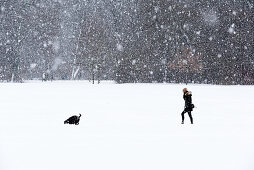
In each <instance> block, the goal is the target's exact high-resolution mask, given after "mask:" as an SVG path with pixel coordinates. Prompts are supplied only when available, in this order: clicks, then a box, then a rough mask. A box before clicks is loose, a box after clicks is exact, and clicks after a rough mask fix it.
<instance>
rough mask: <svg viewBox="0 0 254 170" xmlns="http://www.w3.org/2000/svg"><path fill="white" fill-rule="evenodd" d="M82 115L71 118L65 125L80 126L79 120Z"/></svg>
mask: <svg viewBox="0 0 254 170" xmlns="http://www.w3.org/2000/svg"><path fill="white" fill-rule="evenodd" d="M80 117H81V114H79V116H76V115H75V116H71V117H69V118H68V119H67V120H65V121H64V124H66V123H67V124H75V125H78V124H79V120H80Z"/></svg>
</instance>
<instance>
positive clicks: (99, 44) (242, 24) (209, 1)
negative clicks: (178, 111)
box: [0, 0, 254, 84]
mask: <svg viewBox="0 0 254 170" xmlns="http://www.w3.org/2000/svg"><path fill="white" fill-rule="evenodd" d="M253 18H254V6H253V1H251V0H225V1H217V0H197V1H196V0H192V1H191V0H181V1H176V0H99V1H98V0H86V1H84V0H61V1H58V0H20V1H14V0H2V1H1V2H0V21H1V25H0V80H1V81H16V82H22V81H23V80H30V79H42V77H43V79H51V80H58V79H65V80H76V79H96V80H115V81H116V82H117V83H135V82H141V83H147V82H173V83H191V82H193V83H209V84H254V56H253V54H254V50H253V44H254V42H253V41H254V39H253V37H254V27H253V25H254V20H253Z"/></svg>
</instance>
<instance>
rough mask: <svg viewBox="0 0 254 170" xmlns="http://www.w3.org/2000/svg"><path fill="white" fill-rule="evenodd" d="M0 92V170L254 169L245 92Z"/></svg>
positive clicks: (22, 88) (166, 88)
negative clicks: (189, 110) (73, 119)
mask: <svg viewBox="0 0 254 170" xmlns="http://www.w3.org/2000/svg"><path fill="white" fill-rule="evenodd" d="M183 87H187V88H188V89H189V90H191V91H192V93H193V103H194V104H195V105H196V106H197V108H195V109H194V111H193V118H194V124H193V125H191V124H190V121H189V118H188V115H186V116H185V124H184V125H182V124H181V116H180V113H181V112H182V110H183V105H184V101H183V98H182V88H183ZM0 94H1V95H0V106H1V110H0V169H1V170H56V169H59V170H69V169H75V170H85V169H86V170H106V169H107V170H142V169H143V170H156V169H157V170H169V169H173V170H186V169H188V170H253V169H254V161H253V160H254V145H253V144H254V133H253V129H254V123H253V122H254V110H253V106H254V100H253V96H254V87H253V86H215V85H187V86H186V85H184V84H182V85H181V84H180V85H174V84H121V85H117V84H114V83H110V82H103V83H101V84H100V85H92V84H90V83H88V82H86V81H69V82H66V81H55V82H46V83H40V82H34V81H32V82H28V83H22V84H18V83H12V84H9V83H4V84H1V85H0ZM79 113H81V114H82V117H81V121H80V125H78V126H75V125H66V124H64V123H63V122H64V120H65V119H67V118H68V117H70V116H72V115H75V114H76V115H77V114H79Z"/></svg>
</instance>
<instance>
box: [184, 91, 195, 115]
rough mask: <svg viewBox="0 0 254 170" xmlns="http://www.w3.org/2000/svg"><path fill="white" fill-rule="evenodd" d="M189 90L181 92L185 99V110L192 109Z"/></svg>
mask: <svg viewBox="0 0 254 170" xmlns="http://www.w3.org/2000/svg"><path fill="white" fill-rule="evenodd" d="M191 96H192V94H191V91H186V92H185V93H184V94H183V99H184V101H185V109H184V110H185V111H192V109H193V107H192V106H193V105H192V99H191Z"/></svg>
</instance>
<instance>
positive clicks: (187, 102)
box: [181, 88, 194, 124]
mask: <svg viewBox="0 0 254 170" xmlns="http://www.w3.org/2000/svg"><path fill="white" fill-rule="evenodd" d="M191 96H192V94H191V91H188V90H187V88H184V89H183V99H184V101H185V105H184V110H183V112H182V114H181V115H182V124H184V114H185V113H186V112H187V113H188V115H189V117H190V121H191V124H193V118H192V115H191V111H192V110H193V106H194V105H193V104H192V99H191Z"/></svg>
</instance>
